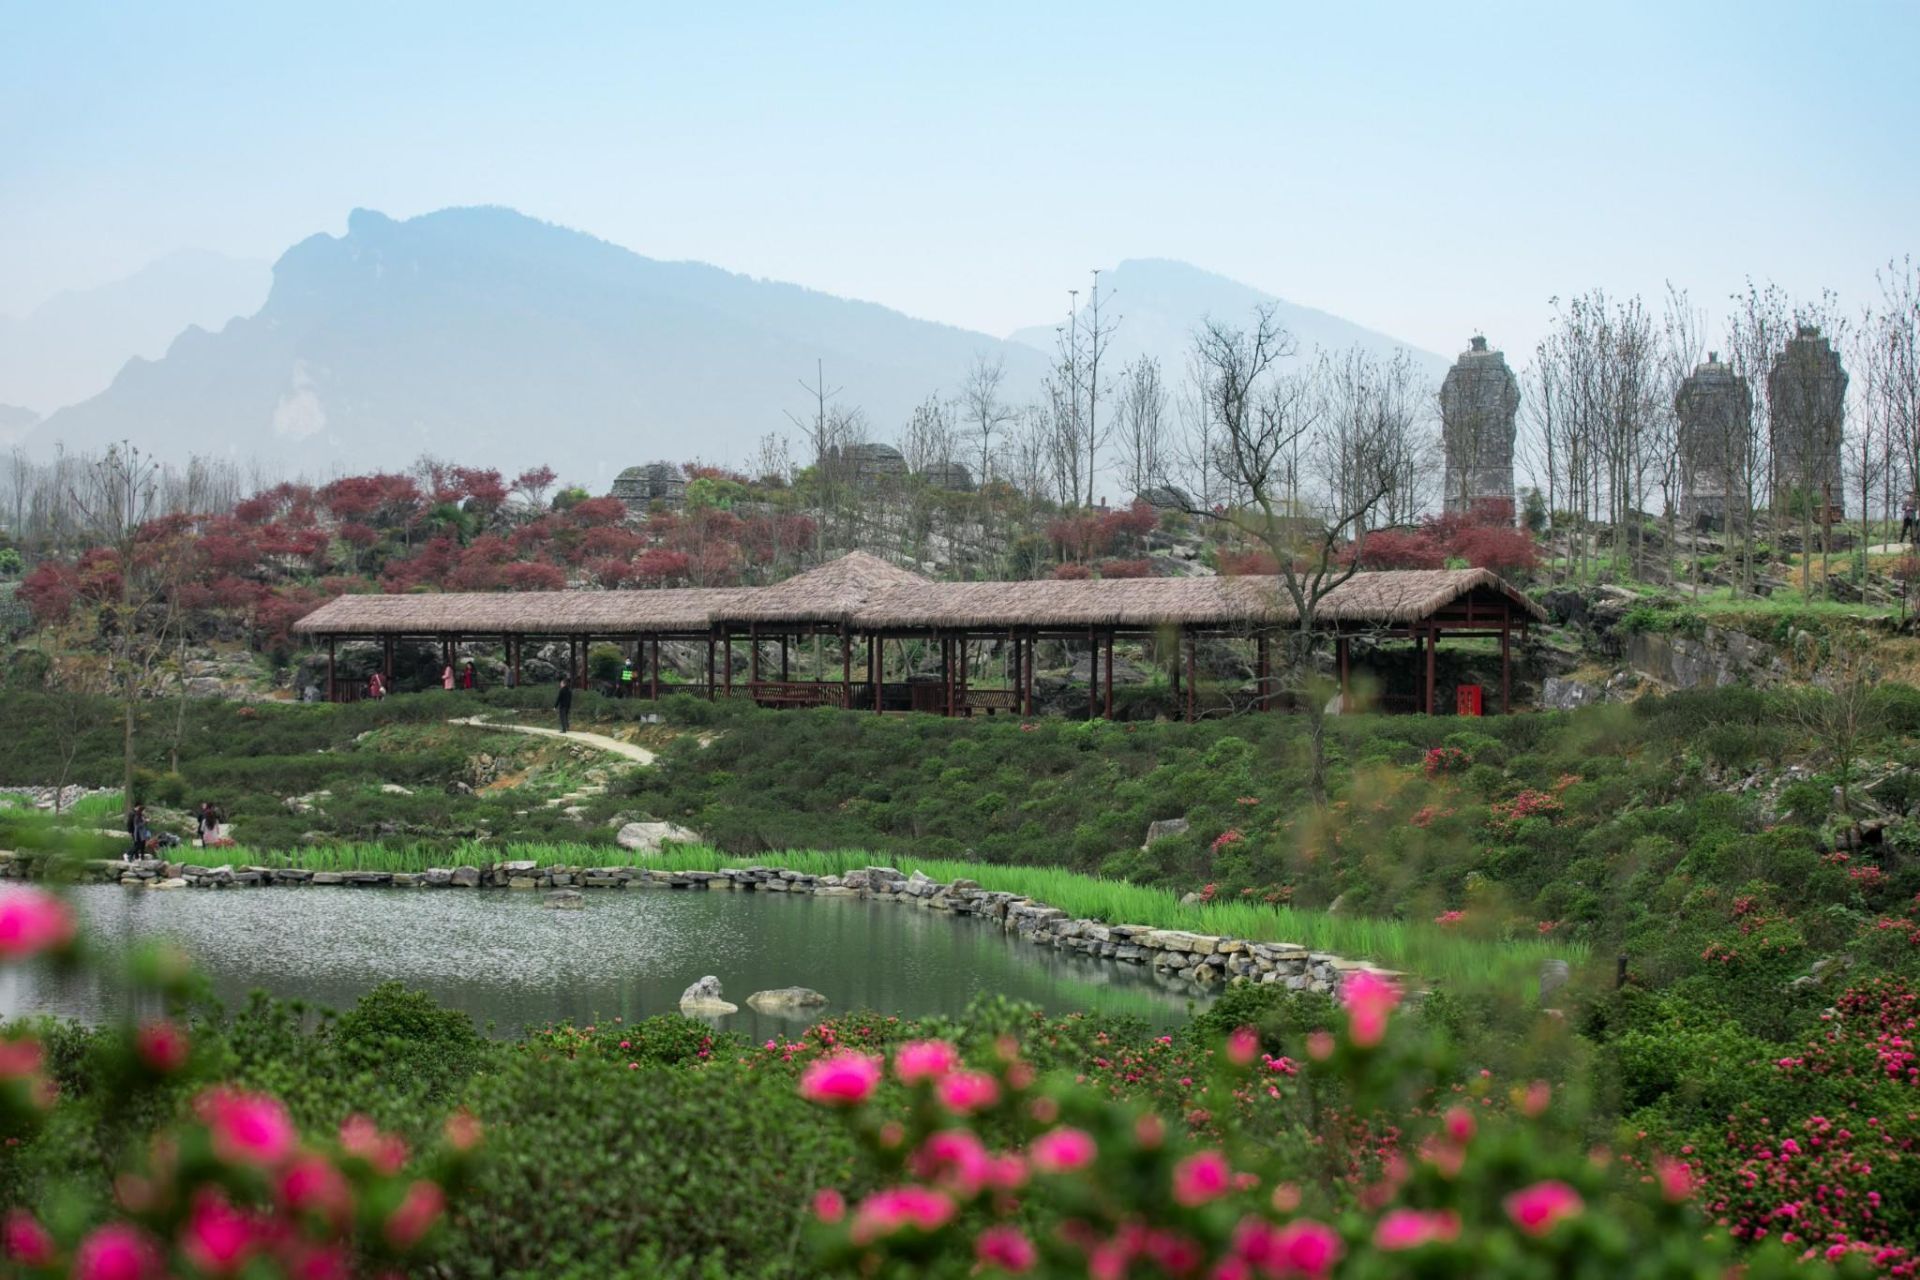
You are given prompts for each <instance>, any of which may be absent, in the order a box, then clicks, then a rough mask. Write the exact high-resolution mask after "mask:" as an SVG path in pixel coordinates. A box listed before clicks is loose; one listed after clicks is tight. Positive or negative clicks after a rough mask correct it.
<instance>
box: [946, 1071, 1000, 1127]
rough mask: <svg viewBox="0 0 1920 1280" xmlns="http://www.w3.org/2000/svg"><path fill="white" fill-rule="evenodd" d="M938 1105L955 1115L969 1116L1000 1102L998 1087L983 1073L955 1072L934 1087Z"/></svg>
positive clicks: (990, 1077)
mask: <svg viewBox="0 0 1920 1280" xmlns="http://www.w3.org/2000/svg"><path fill="white" fill-rule="evenodd" d="M934 1090H935V1092H936V1093H938V1095H939V1097H940V1103H941V1105H942V1106H944V1107H946V1109H947V1110H949V1111H951V1112H953V1113H954V1114H955V1115H962V1116H964V1115H971V1114H973V1113H974V1112H975V1111H980V1110H982V1109H984V1108H986V1107H990V1106H992V1105H993V1104H994V1103H996V1102H998V1101H1000V1086H999V1084H998V1083H997V1082H995V1080H994V1078H993V1077H992V1076H990V1075H988V1074H986V1072H984V1071H956V1072H954V1073H953V1074H952V1075H949V1076H943V1077H941V1079H940V1082H939V1083H938V1084H936V1085H935V1086H934Z"/></svg>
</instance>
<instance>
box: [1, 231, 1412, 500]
mask: <svg viewBox="0 0 1920 1280" xmlns="http://www.w3.org/2000/svg"><path fill="white" fill-rule="evenodd" d="M1102 279H1103V292H1110V294H1111V296H1112V299H1113V301H1114V303H1115V308H1114V309H1115V311H1117V312H1118V313H1119V314H1121V315H1122V317H1123V319H1122V321H1121V324H1120V326H1119V328H1118V329H1117V330H1116V333H1115V338H1114V343H1113V345H1112V346H1111V347H1110V348H1109V353H1108V355H1109V359H1110V360H1114V361H1115V363H1114V364H1113V366H1112V367H1114V368H1117V367H1118V361H1119V360H1124V359H1126V358H1130V357H1131V356H1133V355H1137V354H1153V355H1157V356H1159V357H1160V358H1161V359H1162V361H1163V363H1164V364H1165V365H1166V368H1167V373H1168V376H1169V377H1170V378H1171V377H1173V376H1175V375H1176V374H1177V371H1178V370H1179V368H1180V366H1181V362H1182V361H1183V360H1184V358H1185V351H1186V349H1187V347H1188V345H1189V342H1190V334H1191V332H1192V329H1193V327H1194V325H1195V324H1197V323H1198V322H1199V321H1200V320H1201V319H1202V318H1203V317H1204V316H1207V315H1215V316H1223V317H1234V318H1244V317H1245V316H1247V315H1250V314H1251V310H1252V308H1253V306H1255V305H1256V304H1258V303H1262V302H1267V303H1271V304H1273V305H1275V306H1276V308H1277V309H1278V310H1279V312H1280V315H1281V318H1282V319H1283V321H1285V322H1286V323H1287V324H1288V326H1289V327H1290V328H1292V329H1293V330H1294V332H1295V334H1296V335H1297V336H1298V337H1300V339H1301V345H1302V347H1303V348H1306V349H1309V350H1310V349H1311V348H1312V347H1313V346H1314V345H1322V346H1327V347H1330V348H1331V347H1339V346H1346V345H1349V344H1352V343H1359V344H1361V345H1363V346H1368V347H1370V348H1373V349H1377V350H1383V351H1384V350H1387V349H1391V348H1394V347H1404V346H1406V345H1407V344H1404V343H1400V342H1397V341H1396V340H1394V339H1392V338H1389V337H1387V336H1385V335H1382V334H1378V333H1373V332H1371V331H1369V330H1365V329H1362V328H1361V327H1359V326H1357V325H1352V324H1350V323H1348V322H1346V321H1344V320H1341V319H1339V318H1338V317H1335V316H1331V315H1328V314H1326V313H1324V312H1318V311H1313V310H1311V309H1308V308H1304V307H1298V306H1294V305H1292V304H1288V303H1285V302H1282V301H1281V300H1279V299H1277V298H1272V297H1270V296H1269V295H1266V294H1263V293H1260V292H1259V291H1257V290H1254V289H1251V288H1249V287H1248V286H1246V285H1242V284H1239V283H1237V282H1235V281H1232V280H1229V279H1226V278H1225V277H1222V276H1217V275H1213V274H1211V273H1208V272H1204V271H1201V270H1199V269H1197V268H1194V267H1189V266H1187V265H1185V264H1182V263H1177V262H1168V261H1163V260H1139V261H1128V262H1124V263H1122V264H1120V266H1119V267H1118V268H1116V269H1114V270H1113V271H1111V272H1108V273H1105V274H1104V275H1103V278H1102ZM215 323H218V322H217V321H216V322H215ZM1053 336H1054V335H1053V328H1052V326H1045V325H1043V326H1037V327H1035V328H1031V329H1022V330H1020V331H1018V332H1016V333H1014V334H1013V335H1011V336H1010V337H1009V338H1007V339H1000V338H995V337H991V336H989V335H987V334H983V333H977V332H972V331H968V330H965V329H960V328H955V327H952V326H949V325H943V324H938V323H934V322H931V321H928V320H922V319H915V318H913V317H910V316H907V315H904V314H902V313H900V312H898V311H894V310H891V309H889V308H886V307H883V306H880V305H878V304H875V303H869V302H858V301H852V300H848V299H845V298H839V297H835V296H833V295H831V294H827V293H822V292H818V291H816V290H812V289H807V288H803V287H801V286H798V285H793V284H785V283H780V282H777V281H769V280H760V279H754V278H751V277H748V276H743V275H738V274H735V273H732V272H729V271H725V270H723V269H721V268H718V267H714V266H708V265H706V264H703V263H695V262H664V261H658V260H655V259H651V258H646V257H643V256H641V255H639V254H636V253H633V252H631V251H629V250H627V249H624V248H621V247H620V246H617V245H614V244H610V243H608V242H606V241H603V240H599V239H596V238H594V237H592V236H590V235H587V234H584V233H582V232H579V231H574V230H570V229H567V228H564V227H559V226H555V225H552V224H549V223H545V222H541V221H538V220H536V219H533V218H529V217H526V216H524V215H522V214H519V213H517V212H514V211H512V210H509V209H502V208H494V207H477V208H456V209H444V210H441V211H439V212H436V213H429V214H424V215H422V216H419V217H416V218H411V219H407V220H405V221H400V220H395V219H392V218H389V217H387V216H385V215H383V214H380V213H376V212H372V211H369V210H355V211H354V212H353V213H352V214H351V215H350V216H349V218H348V221H347V229H346V234H345V235H342V236H333V235H325V234H322V235H315V236H312V237H310V238H308V239H306V240H304V241H302V242H300V243H299V244H297V245H295V246H293V247H292V248H291V249H289V250H288V251H287V252H286V253H285V254H283V255H282V256H281V258H280V260H279V261H278V262H277V263H275V264H274V266H273V269H272V284H271V288H270V290H268V291H267V293H266V295H265V300H264V302H263V303H261V304H260V305H259V306H258V308H257V310H254V311H252V312H251V313H250V314H244V315H241V316H240V317H239V318H234V319H230V320H227V321H226V322H225V323H224V324H223V325H220V327H218V328H217V329H216V328H208V327H203V326H202V325H200V324H198V323H196V324H191V325H189V326H188V327H186V328H185V329H184V330H183V331H181V332H180V333H179V334H178V336H176V337H175V338H174V339H173V341H172V342H171V344H170V345H168V346H167V347H166V349H165V352H164V354H160V355H159V356H158V357H157V358H147V357H146V356H144V355H136V356H134V357H133V358H132V359H129V360H127V362H126V363H125V365H124V366H123V367H122V368H121V369H120V371H119V373H118V374H117V375H116V376H115V377H114V378H113V380H112V383H111V385H109V386H107V387H106V388H105V389H104V390H102V391H100V392H99V393H98V394H96V395H92V396H90V397H88V398H86V399H84V400H81V401H80V402H78V403H75V404H70V405H68V406H67V407H65V408H61V409H59V410H58V411H56V412H53V413H52V414H50V415H49V416H48V417H47V418H46V419H45V420H44V421H42V422H41V423H39V425H38V426H37V427H33V428H32V429H31V430H30V431H29V433H28V435H27V442H28V448H29V449H30V450H32V451H35V452H41V451H44V450H46V449H49V448H51V447H52V446H53V445H55V444H64V445H66V446H67V447H70V448H81V449H94V448H100V447H103V446H104V445H106V444H108V443H110V442H112V441H115V440H120V439H130V440H133V441H134V442H135V443H136V444H139V445H141V446H142V447H143V448H146V449H149V450H151V451H152V452H154V453H156V454H159V455H161V456H169V457H184V456H186V455H187V454H190V453H199V454H203V455H225V456H233V457H239V458H246V457H255V458H261V459H265V460H269V461H271V462H273V463H276V464H278V465H280V466H282V467H285V468H286V469H288V470H290V471H294V472H301V473H306V474H308V475H325V474H328V473H331V472H335V471H341V470H366V469H371V468H375V467H398V466H403V465H405V464H406V463H407V462H409V461H411V460H412V459H413V458H414V457H415V456H416V455H418V454H420V453H423V452H424V453H432V454H434V455H436V456H441V457H447V458H451V459H454V460H457V461H464V462H469V463H473V464H484V465H487V466H496V467H500V468H501V469H503V470H514V469H518V468H520V467H523V466H527V465H534V464H538V463H550V464H551V465H553V466H555V467H557V468H559V469H560V470H561V472H562V474H564V475H566V476H569V477H573V478H578V479H581V480H584V481H587V482H589V483H604V482H605V481H607V480H610V479H611V477H612V475H613V474H614V473H615V472H617V471H618V470H619V469H621V468H622V467H625V466H628V465H631V464H633V463H636V462H643V461H647V460H650V459H653V458H672V459H685V458H696V457H697V458H704V459H707V460H711V461H716V462H744V461H745V460H746V459H747V457H748V455H749V454H750V453H751V452H752V451H753V450H754V448H755V447H756V446H757V444H758V442H759V441H760V440H761V439H762V438H763V437H765V436H767V435H768V434H774V433H778V434H788V435H793V434H795V433H794V430H793V426H792V423H791V422H790V421H789V420H788V417H787V415H788V414H789V413H793V414H797V415H804V414H807V413H809V412H810V411H811V407H812V405H811V400H810V397H809V395H808V393H807V392H806V391H804V390H803V389H802V386H801V383H802V382H803V381H804V382H811V381H812V380H813V377H814V372H815V369H816V361H818V362H819V363H820V366H822V367H824V370H825V380H826V383H827V384H828V386H829V388H830V389H831V388H834V387H838V388H841V398H842V400H843V401H844V402H845V403H847V404H850V405H858V406H859V407H861V408H862V409H863V410H864V411H865V413H866V414H867V417H868V421H869V424H870V433H871V435H872V437H873V438H874V439H878V440H888V439H891V438H892V437H893V436H894V435H895V433H896V432H897V431H898V430H899V428H900V425H901V424H902V423H904V422H905V421H906V419H907V417H908V415H909V414H910V413H911V412H912V410H913V407H914V406H915V405H916V404H919V403H920V402H921V401H922V400H924V399H925V398H926V397H927V396H928V395H929V394H931V393H935V392H938V391H946V392H952V391H954V390H956V389H957V388H958V386H959V383H960V381H961V379H962V377H963V376H964V374H965V372H966V370H967V368H968V367H969V366H970V365H971V364H972V362H973V361H974V359H975V358H976V356H978V355H981V354H984V355H987V356H988V357H990V358H993V357H997V358H999V359H1000V360H1001V361H1002V362H1003V363H1004V366H1005V369H1006V382H1005V385H1004V388H1003V390H1004V392H1005V394H1006V395H1007V396H1008V398H1010V399H1014V400H1023V399H1025V398H1027V397H1029V396H1031V395H1034V394H1035V393H1037V391H1038V389H1039V387H1040V383H1041V380H1042V379H1043V378H1044V376H1045V373H1046V369H1047V366H1048V363H1049V355H1050V353H1051V350H1052V347H1053ZM1415 355H1416V358H1418V359H1419V360H1420V361H1421V363H1422V366H1423V367H1424V368H1427V369H1429V370H1432V371H1435V372H1434V376H1435V378H1436V380H1437V377H1438V372H1437V371H1438V370H1442V369H1444V367H1445V362H1444V361H1442V360H1440V358H1439V357H1437V356H1431V355H1428V354H1427V353H1424V352H1416V353H1415ZM13 398H17V399H20V400H22V401H23V402H25V403H29V404H31V403H32V401H30V400H26V398H25V397H21V396H18V394H17V393H13V392H11V391H10V390H9V386H8V384H7V383H6V382H5V381H4V380H0V401H5V400H8V399H13Z"/></svg>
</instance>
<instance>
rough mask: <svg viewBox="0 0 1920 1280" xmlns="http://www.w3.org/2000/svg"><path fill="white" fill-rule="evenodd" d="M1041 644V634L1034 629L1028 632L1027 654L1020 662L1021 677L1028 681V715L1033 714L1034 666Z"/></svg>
mask: <svg viewBox="0 0 1920 1280" xmlns="http://www.w3.org/2000/svg"><path fill="white" fill-rule="evenodd" d="M1039 644H1040V636H1039V634H1038V633H1036V632H1032V631H1029V632H1027V656H1026V657H1025V658H1024V659H1022V660H1021V663H1020V675H1021V678H1022V679H1024V680H1025V681H1026V682H1027V710H1026V714H1027V715H1032V714H1033V668H1034V663H1035V655H1036V652H1037V650H1038V646H1039Z"/></svg>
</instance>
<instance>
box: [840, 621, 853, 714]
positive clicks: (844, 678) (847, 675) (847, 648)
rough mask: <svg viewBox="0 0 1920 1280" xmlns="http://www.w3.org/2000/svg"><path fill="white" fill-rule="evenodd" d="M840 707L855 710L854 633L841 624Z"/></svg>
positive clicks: (843, 709) (845, 709)
mask: <svg viewBox="0 0 1920 1280" xmlns="http://www.w3.org/2000/svg"><path fill="white" fill-rule="evenodd" d="M840 709H841V710H842V711H851V710H853V633H852V632H851V631H849V630H847V628H846V624H845V623H842V624H841V626H840Z"/></svg>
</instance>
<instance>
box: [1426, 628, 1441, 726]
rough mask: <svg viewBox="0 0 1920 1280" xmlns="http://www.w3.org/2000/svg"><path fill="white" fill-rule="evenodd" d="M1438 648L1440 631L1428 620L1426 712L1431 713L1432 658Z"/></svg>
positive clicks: (1432, 696) (1433, 676)
mask: <svg viewBox="0 0 1920 1280" xmlns="http://www.w3.org/2000/svg"><path fill="white" fill-rule="evenodd" d="M1439 648H1440V632H1439V630H1438V629H1436V628H1435V627H1434V625H1433V624H1432V623H1431V622H1429V623H1428V624H1427V714H1428V715H1432V714H1433V705H1434V703H1433V699H1434V689H1433V686H1434V680H1435V671H1434V659H1435V657H1436V656H1437V651H1438V650H1439Z"/></svg>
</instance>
